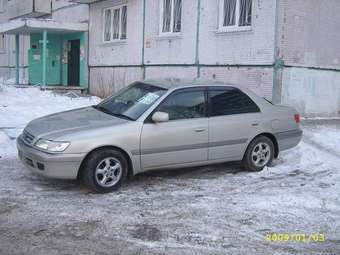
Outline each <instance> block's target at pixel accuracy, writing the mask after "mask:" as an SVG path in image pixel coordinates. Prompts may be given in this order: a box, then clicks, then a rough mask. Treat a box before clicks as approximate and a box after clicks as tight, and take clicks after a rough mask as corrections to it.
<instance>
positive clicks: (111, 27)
mask: <svg viewBox="0 0 340 255" xmlns="http://www.w3.org/2000/svg"><path fill="white" fill-rule="evenodd" d="M124 6H125V7H126V11H128V5H127V4H122V5H117V6H115V7H109V8H105V9H103V14H102V15H103V25H102V28H103V29H102V30H103V31H102V35H103V37H102V40H103V43H112V42H124V41H126V40H127V38H128V37H127V26H126V38H125V39H121V36H122V9H123V7H124ZM107 10H110V12H111V24H110V32H111V38H110V41H105V12H106V11H107ZM114 10H119V36H118V37H119V38H118V39H113V12H114Z"/></svg>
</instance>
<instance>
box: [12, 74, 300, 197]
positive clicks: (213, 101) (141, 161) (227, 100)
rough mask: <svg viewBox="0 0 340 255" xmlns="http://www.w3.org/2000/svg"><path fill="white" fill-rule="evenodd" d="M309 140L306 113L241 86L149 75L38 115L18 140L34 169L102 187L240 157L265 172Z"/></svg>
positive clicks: (23, 156) (106, 189)
mask: <svg viewBox="0 0 340 255" xmlns="http://www.w3.org/2000/svg"><path fill="white" fill-rule="evenodd" d="M301 138H302V130H301V128H300V116H299V114H298V113H297V112H296V110H295V109H293V108H291V107H288V106H278V105H273V104H272V103H270V102H269V101H267V100H265V99H264V98H262V97H259V96H257V95H256V94H254V93H253V92H251V91H250V90H248V89H246V88H243V87H241V86H235V85H228V84H223V83H217V82H210V81H202V80H195V81H184V80H179V79H173V80H171V79H164V80H149V81H140V82H135V83H133V84H131V85H130V86H128V87H126V88H125V89H123V90H121V91H120V92H118V93H117V94H116V95H114V96H112V97H109V98H107V99H105V100H103V101H102V102H101V103H99V104H98V105H94V106H91V107H85V108H81V109H76V110H71V111H66V112H61V113H56V114H52V115H49V116H46V117H42V118H38V119H35V120H33V121H31V122H30V123H29V124H28V125H27V126H26V127H25V129H24V131H23V133H22V134H21V135H20V136H19V138H18V139H17V148H18V153H19V157H20V159H21V160H22V162H23V163H24V164H25V165H26V166H27V167H28V168H29V169H31V170H33V171H34V172H36V173H38V174H41V175H43V176H47V177H52V178H59V179H77V178H79V179H82V180H83V182H84V183H85V184H86V185H87V186H88V187H89V188H91V189H93V190H94V191H96V192H110V191H113V190H115V189H117V188H118V187H119V186H120V185H121V184H122V183H123V182H124V180H125V179H126V178H127V177H128V176H133V175H136V174H138V173H141V172H145V171H149V170H154V169H169V168H183V167H192V166H200V165H208V164H215V163H222V162H228V161H241V165H242V167H243V168H244V169H246V170H248V171H260V170H262V169H263V168H264V167H265V166H267V165H269V164H270V163H271V162H272V160H273V159H274V158H277V157H278V155H279V153H280V152H281V151H283V150H286V149H290V148H292V147H294V146H296V145H297V144H298V143H299V142H300V140H301Z"/></svg>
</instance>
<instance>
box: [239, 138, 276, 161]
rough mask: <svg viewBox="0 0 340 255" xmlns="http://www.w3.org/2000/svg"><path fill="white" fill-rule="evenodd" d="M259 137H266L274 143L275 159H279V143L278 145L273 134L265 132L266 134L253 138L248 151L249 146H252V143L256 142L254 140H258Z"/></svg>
mask: <svg viewBox="0 0 340 255" xmlns="http://www.w3.org/2000/svg"><path fill="white" fill-rule="evenodd" d="M259 136H265V137H267V138H269V139H270V140H271V141H272V142H273V144H274V158H277V157H278V156H279V152H280V149H279V143H278V141H277V139H276V137H275V136H274V135H273V134H271V133H267V132H264V133H261V134H258V135H256V136H255V137H253V139H251V140H250V141H249V143H248V145H247V149H248V147H249V145H250V144H251V142H252V141H254V139H256V138H257V137H259ZM247 149H246V151H247Z"/></svg>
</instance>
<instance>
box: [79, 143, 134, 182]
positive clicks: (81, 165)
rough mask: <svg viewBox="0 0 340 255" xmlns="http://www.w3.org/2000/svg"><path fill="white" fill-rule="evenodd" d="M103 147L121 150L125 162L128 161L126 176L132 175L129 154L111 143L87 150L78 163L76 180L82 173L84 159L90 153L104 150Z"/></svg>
mask: <svg viewBox="0 0 340 255" xmlns="http://www.w3.org/2000/svg"><path fill="white" fill-rule="evenodd" d="M105 149H113V150H117V151H119V152H121V153H122V154H123V155H124V156H125V158H126V160H127V163H128V178H130V177H132V176H133V164H132V160H131V157H130V155H129V154H128V153H127V152H126V151H125V150H123V149H122V148H120V147H117V146H112V145H105V146H100V147H97V148H94V149H93V150H91V151H90V152H88V153H87V154H86V156H85V157H84V158H83V160H82V161H81V164H80V166H79V169H78V174H77V179H78V180H79V179H80V178H81V174H82V171H83V167H84V164H85V162H86V160H87V159H88V158H89V157H90V156H91V154H93V153H95V152H98V151H100V150H105Z"/></svg>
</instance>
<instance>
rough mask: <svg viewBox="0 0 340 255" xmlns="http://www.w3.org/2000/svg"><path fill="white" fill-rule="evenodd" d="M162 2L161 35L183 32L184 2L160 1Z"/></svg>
mask: <svg viewBox="0 0 340 255" xmlns="http://www.w3.org/2000/svg"><path fill="white" fill-rule="evenodd" d="M160 2H161V8H160V11H161V17H160V34H169V33H179V32H181V29H182V0H160Z"/></svg>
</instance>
